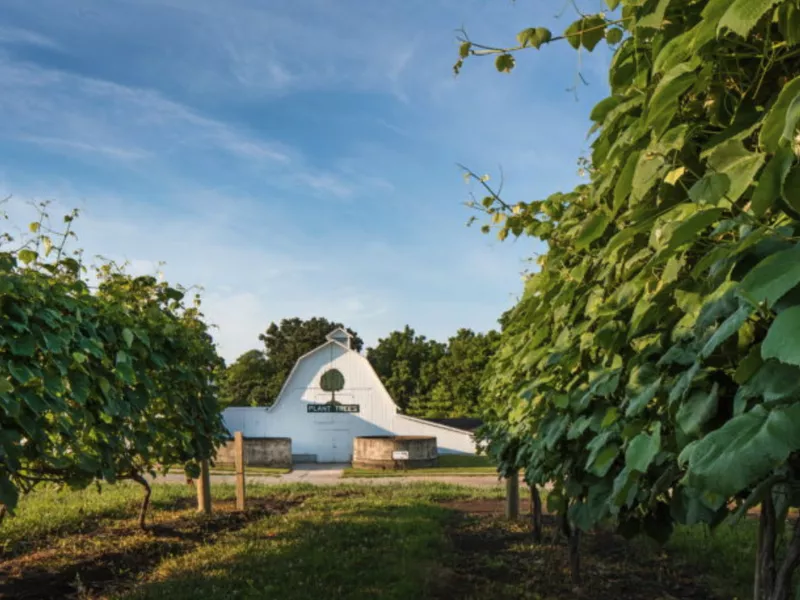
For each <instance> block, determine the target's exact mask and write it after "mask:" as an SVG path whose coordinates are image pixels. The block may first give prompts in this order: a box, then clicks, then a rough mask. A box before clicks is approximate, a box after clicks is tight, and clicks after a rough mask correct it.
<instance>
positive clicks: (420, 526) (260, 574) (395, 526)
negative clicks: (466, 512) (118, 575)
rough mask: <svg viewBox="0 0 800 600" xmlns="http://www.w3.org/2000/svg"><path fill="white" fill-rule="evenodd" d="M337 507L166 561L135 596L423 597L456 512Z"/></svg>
mask: <svg viewBox="0 0 800 600" xmlns="http://www.w3.org/2000/svg"><path fill="white" fill-rule="evenodd" d="M358 504H359V503H358V502H356V503H355V505H350V506H337V505H336V504H333V505H332V506H331V507H330V508H329V509H328V510H325V509H324V508H323V509H320V507H316V509H315V510H314V511H313V512H312V511H303V510H299V511H297V512H293V513H291V514H289V515H287V516H286V517H285V518H283V519H280V520H275V519H265V520H264V521H261V522H259V523H255V524H253V525H252V526H250V527H248V528H246V529H244V530H242V531H240V532H239V533H237V534H235V535H232V536H230V537H229V538H227V539H225V540H221V541H220V542H219V543H217V544H215V545H214V546H205V547H202V548H198V549H197V551H195V552H193V553H191V554H186V555H183V556H181V557H179V558H176V559H174V560H170V561H166V562H165V563H164V564H163V565H162V566H161V567H160V568H159V569H158V570H157V571H156V572H155V574H154V577H153V579H152V580H151V581H150V582H148V583H145V584H143V585H142V586H140V587H139V588H138V589H136V590H134V591H133V592H132V593H131V595H130V596H129V597H131V598H156V599H158V598H170V599H175V600H180V599H183V598H187V599H188V598H204V599H209V600H213V599H215V598H225V599H227V598H231V597H261V598H276V599H277V598H280V599H281V600H307V599H313V598H320V599H323V598H325V599H327V598H336V599H357V598H387V599H397V600H400V599H403V600H406V599H409V598H412V599H413V598H421V597H424V596H425V595H426V593H427V590H428V588H429V586H430V584H431V581H432V579H433V578H434V576H435V574H436V571H437V569H438V568H439V562H440V561H439V559H440V558H441V556H442V554H443V553H444V552H445V551H446V549H447V536H446V535H445V524H446V522H448V520H449V518H450V516H451V515H452V512H451V511H449V510H447V509H445V508H442V507H438V506H434V505H431V504H426V503H412V504H402V505H396V506H387V507H372V506H369V505H367V506H358Z"/></svg>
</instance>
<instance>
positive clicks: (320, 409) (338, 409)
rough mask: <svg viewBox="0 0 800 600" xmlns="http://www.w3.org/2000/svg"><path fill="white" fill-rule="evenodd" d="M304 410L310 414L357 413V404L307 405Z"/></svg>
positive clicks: (358, 407)
mask: <svg viewBox="0 0 800 600" xmlns="http://www.w3.org/2000/svg"><path fill="white" fill-rule="evenodd" d="M306 410H308V412H310V413H357V412H359V410H360V406H359V405H358V404H308V405H306Z"/></svg>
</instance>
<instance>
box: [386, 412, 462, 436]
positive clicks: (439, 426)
mask: <svg viewBox="0 0 800 600" xmlns="http://www.w3.org/2000/svg"><path fill="white" fill-rule="evenodd" d="M397 416H398V417H402V418H403V419H408V420H409V421H414V422H416V423H424V424H425V425H430V426H431V427H438V428H439V429H448V430H450V431H457V432H458V433H466V434H468V435H471V436H474V434H473V433H472V432H471V431H467V430H466V429H459V428H458V427H450V425H442V424H441V423H434V422H433V421H426V420H425V419H418V418H417V417H410V416H408V415H403V414H399V415H397Z"/></svg>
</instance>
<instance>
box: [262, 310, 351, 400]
mask: <svg viewBox="0 0 800 600" xmlns="http://www.w3.org/2000/svg"><path fill="white" fill-rule="evenodd" d="M337 327H340V328H342V329H346V330H347V332H348V333H349V334H350V335H352V336H353V339H352V340H351V341H350V345H351V348H352V349H353V350H355V351H356V352H360V351H361V349H362V347H363V346H364V341H363V340H362V339H361V338H360V337H358V334H357V333H356V332H355V331H353V330H352V329H349V328H345V327H344V325H342V324H341V323H334V322H332V321H329V320H328V319H325V318H321V317H313V318H311V319H306V320H304V319H300V318H296V317H295V318H292V319H283V320H281V322H280V323H271V324H270V325H269V327H268V328H267V330H266V331H265V332H264V333H262V334H261V335H259V336H258V339H259V340H261V341H262V342H263V343H264V351H265V355H266V357H267V366H268V371H269V377H268V378H267V381H266V384H265V388H264V390H263V392H262V391H259V394H262V393H263V396H262V397H264V398H267V399H268V400H267V402H268V403H269V404H272V403H273V402H274V401H275V399H276V398H277V397H278V394H279V393H280V391H281V388H282V387H283V384H284V382H285V381H286V378H287V377H288V376H289V373H290V372H291V370H292V367H294V365H295V363H296V362H297V360H298V359H299V358H300V357H301V356H303V355H304V354H307V353H308V352H311V350H313V349H314V348H316V347H317V346H320V345H322V344H324V343H325V336H327V335H328V334H329V333H330V332H331V331H333V330H334V329H336V328H337Z"/></svg>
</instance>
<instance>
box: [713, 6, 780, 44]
mask: <svg viewBox="0 0 800 600" xmlns="http://www.w3.org/2000/svg"><path fill="white" fill-rule="evenodd" d="M778 2H779V0H734V1H733V3H732V4H731V5H730V8H728V10H727V11H726V12H725V14H724V15H723V16H722V19H721V20H720V22H719V26H718V30H721V29H725V28H727V29H730V30H731V31H733V32H734V33H736V34H737V35H739V36H741V37H747V34H749V33H750V31H752V29H753V28H754V27H755V26H756V24H757V23H758V21H759V20H760V19H761V17H763V16H764V15H765V14H766V13H767V11H768V10H769V9H770V8H772V7H773V6H775V5H776V4H777V3H778Z"/></svg>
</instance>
